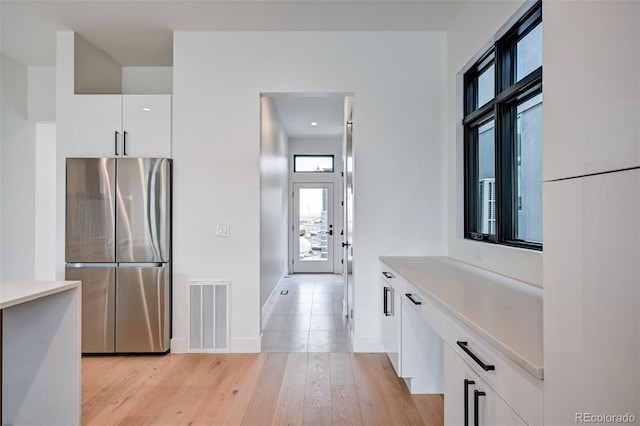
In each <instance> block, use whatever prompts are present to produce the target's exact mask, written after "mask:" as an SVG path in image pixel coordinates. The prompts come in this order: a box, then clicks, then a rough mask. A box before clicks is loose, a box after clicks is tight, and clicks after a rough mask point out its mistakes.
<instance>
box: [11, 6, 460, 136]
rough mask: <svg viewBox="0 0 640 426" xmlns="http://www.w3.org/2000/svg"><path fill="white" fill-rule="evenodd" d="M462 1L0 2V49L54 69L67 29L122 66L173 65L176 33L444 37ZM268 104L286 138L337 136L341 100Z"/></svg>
mask: <svg viewBox="0 0 640 426" xmlns="http://www.w3.org/2000/svg"><path fill="white" fill-rule="evenodd" d="M466 1H467V0H414V1H404V0H336V1H334V0H285V1H282V0H253V1H245V0H198V1H193V0H133V1H130V0H71V1H69V0H0V41H1V43H0V49H1V52H2V54H4V55H6V56H8V57H10V58H12V59H13V60H15V61H17V62H19V63H21V64H23V65H27V66H54V65H55V56H56V49H55V44H56V31H69V30H70V31H75V32H76V33H77V34H79V35H80V36H82V37H83V38H84V39H85V40H87V41H88V42H89V43H91V44H93V45H94V46H96V47H98V48H99V49H101V50H103V51H104V52H106V53H107V54H108V55H110V56H111V57H112V58H114V60H115V61H116V62H117V63H118V64H120V65H122V66H171V65H172V64H173V31H446V30H447V28H448V27H449V25H450V23H451V21H452V20H453V18H454V17H455V16H456V14H457V13H458V11H459V10H460V8H461V7H462V6H463V5H464V3H465V2H466ZM272 97H273V98H274V101H275V104H276V108H277V109H278V112H279V114H280V117H281V119H282V121H283V123H284V125H285V128H286V129H287V133H288V134H289V136H290V137H303V136H304V137H307V136H318V137H320V136H338V135H342V131H343V108H344V94H342V95H332V96H327V95H323V96H320V95H299V94H298V95H295V96H285V95H273V96H272ZM312 121H315V122H317V123H318V125H317V126H314V127H312V126H310V124H309V123H311V122H312Z"/></svg>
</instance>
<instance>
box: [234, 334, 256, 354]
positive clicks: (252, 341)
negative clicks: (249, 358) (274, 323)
mask: <svg viewBox="0 0 640 426" xmlns="http://www.w3.org/2000/svg"><path fill="white" fill-rule="evenodd" d="M261 341H262V339H261V338H260V336H258V337H239V338H233V339H231V342H230V346H231V347H230V349H229V352H231V353H259V352H260V351H261V346H262V343H261Z"/></svg>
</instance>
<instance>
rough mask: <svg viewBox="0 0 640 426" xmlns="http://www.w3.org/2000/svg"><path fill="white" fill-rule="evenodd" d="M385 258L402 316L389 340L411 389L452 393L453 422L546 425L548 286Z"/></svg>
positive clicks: (389, 327)
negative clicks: (544, 332)
mask: <svg viewBox="0 0 640 426" xmlns="http://www.w3.org/2000/svg"><path fill="white" fill-rule="evenodd" d="M381 260H382V270H383V271H384V274H385V277H384V278H383V279H382V289H383V306H384V312H388V311H389V308H390V307H391V306H393V310H394V313H395V314H396V316H397V315H398V313H399V314H400V321H399V332H398V318H396V317H394V319H393V320H390V319H389V316H387V315H385V316H383V323H382V330H383V335H384V338H383V342H384V343H385V349H386V350H387V353H388V354H389V358H390V360H391V362H392V363H393V364H394V368H396V372H397V373H398V376H400V377H402V378H404V379H405V382H406V384H407V386H408V388H409V390H410V391H411V393H442V392H444V402H445V418H444V420H445V425H447V426H463V425H464V426H471V425H473V426H479V425H485V426H490V425H491V426H522V425H528V426H539V425H542V424H543V397H544V395H543V391H544V389H543V388H544V386H543V381H542V380H541V379H542V377H543V371H542V370H541V369H540V367H541V359H540V358H541V354H542V345H541V343H542V329H541V328H542V327H541V325H542V303H541V302H542V295H541V292H540V291H538V290H537V289H532V288H530V287H529V286H527V285H524V284H522V283H519V282H516V281H513V280H510V279H505V278H504V277H502V276H498V275H495V274H492V273H488V272H487V271H484V270H480V269H476V268H473V267H470V266H468V265H466V264H462V263H459V262H456V261H452V260H451V259H448V258H435V257H425V258H411V257H397V258H391V257H383V258H381ZM480 286H481V287H482V290H481V291H479V287H480ZM398 298H400V301H401V303H400V306H399V307H398V306H397V301H398ZM392 299H393V301H394V302H395V303H393V304H392V303H391V300H392ZM505 306H508V307H509V308H508V309H507V310H506V311H505V310H504V309H503V308H504V307H505ZM501 310H502V311H501ZM522 318H526V319H527V321H522ZM492 333H493V334H492ZM523 333H524V334H523ZM523 335H525V336H527V338H526V339H523V338H522V336H523ZM516 349H517V350H516Z"/></svg>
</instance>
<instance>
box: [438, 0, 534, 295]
mask: <svg viewBox="0 0 640 426" xmlns="http://www.w3.org/2000/svg"><path fill="white" fill-rule="evenodd" d="M522 5H523V1H520V0H512V1H472V2H468V3H467V4H466V5H465V6H464V8H463V9H462V10H461V11H460V14H459V15H458V16H457V17H456V19H455V20H454V22H453V23H452V25H451V27H450V30H449V32H448V33H447V37H448V46H447V69H448V71H447V91H448V96H447V113H448V114H447V116H448V121H447V123H448V124H447V129H448V131H449V134H448V142H447V166H448V170H447V177H448V179H447V180H446V182H447V183H446V185H447V194H448V199H447V210H448V212H449V214H448V215H447V219H448V223H447V225H446V226H447V230H448V253H449V256H451V257H454V258H456V259H459V260H462V261H464V262H468V263H471V264H474V265H477V266H479V267H482V268H485V269H489V270H492V271H495V272H498V273H501V274H504V275H507V276H510V277H514V278H517V279H520V280H523V281H525V282H528V283H531V284H533V285H536V286H539V287H542V253H540V252H536V251H532V250H523V249H517V248H510V247H505V246H499V245H493V244H487V243H483V242H477V241H471V240H465V239H464V186H463V185H464V183H463V177H464V169H463V150H462V143H463V138H462V124H461V123H462V116H463V113H462V73H461V70H462V69H463V67H464V66H465V65H466V64H467V63H468V62H469V61H471V60H472V59H473V58H474V57H475V56H476V54H477V53H480V52H481V51H484V50H485V48H486V47H488V46H489V43H493V42H494V41H495V37H494V35H495V34H496V33H497V32H498V31H499V30H500V29H501V28H502V27H503V26H504V25H505V23H506V22H507V21H509V20H510V18H511V17H512V15H513V14H514V13H515V12H517V11H518V9H519V8H520V7H521V6H522ZM507 27H508V24H507ZM545 114H546V112H545Z"/></svg>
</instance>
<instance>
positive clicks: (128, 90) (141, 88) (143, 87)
mask: <svg viewBox="0 0 640 426" xmlns="http://www.w3.org/2000/svg"><path fill="white" fill-rule="evenodd" d="M122 93H123V94H136V95H156V94H171V93H173V67H122Z"/></svg>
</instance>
